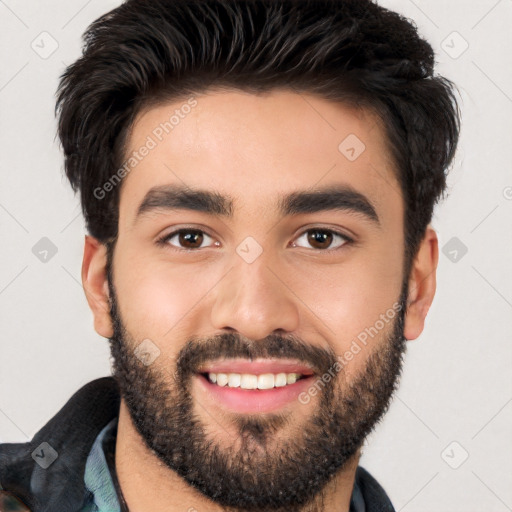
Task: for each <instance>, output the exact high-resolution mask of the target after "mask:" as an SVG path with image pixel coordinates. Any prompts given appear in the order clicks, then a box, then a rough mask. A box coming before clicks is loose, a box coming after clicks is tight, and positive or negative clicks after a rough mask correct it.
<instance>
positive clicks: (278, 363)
mask: <svg viewBox="0 0 512 512" xmlns="http://www.w3.org/2000/svg"><path fill="white" fill-rule="evenodd" d="M198 373H249V374H253V375H261V374H263V373H274V374H276V373H300V374H301V375H313V374H314V371H313V370H312V368H311V367H310V366H308V365H306V364H304V363H301V362H299V361H294V360H293V359H255V360H253V361H250V360H248V359H223V360H222V361H217V362H212V363H204V364H203V365H201V366H200V368H199V370H198Z"/></svg>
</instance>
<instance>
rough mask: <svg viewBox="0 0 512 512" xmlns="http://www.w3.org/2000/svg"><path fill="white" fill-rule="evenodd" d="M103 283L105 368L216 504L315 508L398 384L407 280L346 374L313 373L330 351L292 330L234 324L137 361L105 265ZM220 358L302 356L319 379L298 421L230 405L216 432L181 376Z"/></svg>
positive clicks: (164, 454)
mask: <svg viewBox="0 0 512 512" xmlns="http://www.w3.org/2000/svg"><path fill="white" fill-rule="evenodd" d="M108 284H109V291H110V314H111V318H112V321H113V336H112V338H110V340H109V342H110V350H111V355H112V360H113V362H112V370H113V376H114V378H115V379H116V381H117V383H118V385H119V388H120V393H121V396H122V397H123V399H124V401H125V403H126V406H127V409H128V411H129V413H130V417H131V420H132V422H133V425H134V427H135V429H136V430H137V432H138V434H139V435H140V437H141V438H142V440H143V441H144V443H145V444H146V446H147V447H148V449H149V450H150V451H151V452H152V453H153V454H154V455H155V456H156V457H157V458H158V459H159V460H160V461H162V462H163V463H164V464H165V465H166V466H167V467H168V468H170V469H171V470H173V471H174V472H175V473H177V474H178V475H180V476H181V477H182V478H183V479H184V480H185V481H186V482H187V483H188V484H189V485H191V486H193V487H194V488H195V489H197V490H198V491H199V492H201V493H202V494H203V495H204V496H205V497H207V498H209V499H210V500H212V501H213V502H214V503H216V504H217V505H220V506H222V507H224V509H225V510H226V511H231V512H241V511H246V512H256V511H268V512H285V511H286V512H306V511H309V512H314V511H320V510H324V508H323V505H322V504H323V501H324V498H325V496H324V492H325V488H326V486H327V484H328V483H329V481H330V480H331V479H332V478H333V477H334V476H335V475H337V474H338V473H340V472H341V471H343V469H345V468H346V467H347V466H348V464H349V463H350V462H351V460H353V458H354V456H355V455H356V454H357V452H358V450H359V448H360V447H361V446H362V444H363V442H364V440H365V438H366V437H367V436H368V434H370V433H371V432H372V430H373V429H374V427H375V426H376V424H377V423H378V422H379V421H380V419H381V418H382V416H383V415H384V414H385V412H386V411H387V409H388V407H389V404H390V402H391V397H392V395H393V393H394V392H395V390H396V389H397V388H398V382H399V377H400V374H401V371H402V363H403V356H404V354H405V349H406V340H405V338H404V334H403V328H404V318H405V311H406V297H407V282H404V285H403V287H402V294H401V298H400V301H399V305H400V308H399V310H398V312H397V314H396V316H395V318H394V319H393V320H392V321H391V322H390V323H391V324H392V325H391V327H392V328H391V329H390V334H388V335H387V336H385V337H383V338H381V339H378V338H375V339H374V340H373V341H372V342H370V343H373V344H374V346H373V347H372V348H371V353H370V355H369V357H368V358H367V360H366V363H365V365H364V367H363V369H362V371H360V372H359V373H358V375H357V376H356V377H355V378H353V379H352V382H347V379H346V375H345V372H344V370H343V367H342V368H341V370H339V372H337V373H336V375H335V376H334V377H333V378H331V379H330V380H329V381H328V382H325V381H323V380H322V379H321V377H322V376H324V375H326V374H327V373H328V372H329V371H330V373H331V375H332V373H333V370H332V369H333V368H336V367H337V368H338V369H339V362H338V363H337V361H338V358H337V356H336V354H335V353H334V352H332V351H329V350H325V349H323V348H319V347H313V346H311V345H308V344H307V343H304V342H303V341H302V340H300V339H297V338H296V337H294V336H282V337H281V336H274V335H271V336H269V337H267V338H265V339H264V340H259V341H258V342H253V341H250V340H247V339H244V338H243V337H241V336H239V335H237V334H236V333H226V334H223V335H218V336H214V337H211V338H206V339H199V338H194V337H192V338H190V339H189V340H188V341H187V342H186V343H185V344H184V346H183V348H181V350H180V351H179V353H178V355H177V358H176V360H175V365H174V366H173V367H172V368H167V369H166V368H165V365H164V364H163V363H161V364H160V365H159V364H158V358H157V359H156V360H155V362H153V363H152V364H151V365H148V366H145V365H144V364H143V363H142V362H141V361H140V360H139V359H138V358H137V357H136V356H135V355H134V349H135V348H136V346H137V345H138V343H139V342H137V341H136V340H135V339H134V338H133V337H132V336H131V335H130V333H129V332H127V330H126V328H125V324H124V323H123V321H122V319H121V317H120V314H119V309H118V301H117V297H116V293H115V289H114V286H113V282H112V275H111V272H110V270H108ZM354 357H357V355H355V356H354ZM220 358H245V359H256V358H277V359H279V358H292V359H297V360H298V361H300V362H304V363H306V364H308V365H309V366H311V367H312V368H313V369H314V370H315V376H314V378H315V380H316V379H318V382H320V380H322V382H321V384H322V385H321V386H316V387H317V388H321V389H320V391H319V393H318V396H317V403H316V405H314V407H315V411H314V413H312V414H311V415H310V417H308V418H307V419H306V420H301V421H300V422H299V423H297V418H294V415H293V414H290V413H288V415H285V414H282V413H273V414H270V413H268V414H260V415H251V416H248V415H243V414H236V415H235V414H234V415H232V423H233V424H232V426H231V427H230V429H229V430H230V433H229V437H228V436H226V438H228V439H230V441H229V443H228V441H226V440H223V441H224V442H218V441H216V439H215V436H214V434H213V433H212V431H213V430H214V429H215V428H217V429H219V428H220V427H221V426H222V425H221V424H222V423H223V424H225V422H226V418H228V416H227V415H223V417H222V418H220V421H218V420H217V419H216V418H214V417H213V416H212V415H211V414H209V413H208V414H203V416H204V417H205V418H207V419H208V420H211V421H209V423H208V422H205V421H204V420H203V419H201V416H199V415H198V414H197V410H201V404H200V403H199V402H198V401H197V400H196V399H194V398H192V395H191V385H192V378H193V377H194V376H195V375H197V373H196V372H197V369H198V368H199V366H200V365H201V364H202V363H205V362H209V361H213V360H217V359H220ZM162 359H163V358H162ZM169 360H170V359H169ZM336 364H338V366H336ZM312 385H313V384H312ZM309 389H311V388H309ZM302 403H304V402H302ZM310 407H311V406H310ZM205 412H208V411H205ZM212 427H213V428H212ZM233 429H234V432H235V435H233ZM228 444H229V445H228Z"/></svg>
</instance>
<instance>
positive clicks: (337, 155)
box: [82, 90, 438, 512]
mask: <svg viewBox="0 0 512 512" xmlns="http://www.w3.org/2000/svg"><path fill="white" fill-rule="evenodd" d="M196 99H197V101H198V104H197V106H196V107H195V108H194V109H192V110H191V112H190V113H189V114H188V115H187V116H186V117H184V119H181V120H180V123H179V124H178V125H177V126H176V127H175V128H174V130H173V131H172V133H171V134H170V135H167V136H165V137H164V138H163V140H162V141H161V142H160V143H159V144H158V145H157V146H156V147H155V148H154V149H152V150H151V151H150V153H149V154H148V155H147V156H146V157H145V158H144V159H143V160H142V161H141V162H140V163H138V165H137V166H136V167H134V168H133V170H132V171H131V172H130V173H129V174H128V175H127V176H126V177H125V179H124V182H123V185H122V189H121V196H120V207H119V236H118V241H117V244H116V249H115V253H114V259H113V270H114V279H113V281H114V282H113V284H115V291H116V300H117V308H118V312H119V314H120V316H121V317H122V320H123V325H124V328H125V329H126V338H125V342H126V343H128V342H129V343H131V344H132V345H131V348H132V349H133V348H134V347H135V346H136V345H137V344H138V343H140V342H141V341H142V340H144V339H147V338H149V339H150V340H152V341H153V342H154V343H155V344H156V345H157V346H158V348H159V350H160V356H159V357H158V358H157V359H156V360H155V362H154V363H153V364H152V365H151V366H150V367H148V370H147V371H148V372H149V371H150V368H151V371H153V372H155V376H156V377H158V378H160V379H161V382H165V384H166V386H168V387H167V388H166V389H167V390H168V391H169V392H171V391H174V392H175V393H176V389H177V388H176V387H175V386H176V385H177V384H176V382H175V381H174V380H173V379H172V378H168V376H169V375H170V374H173V373H174V375H176V368H177V356H178V354H179V353H180V350H182V349H183V348H184V346H185V344H186V342H187V341H188V340H189V339H190V338H191V337H199V338H201V339H206V340H207V339H210V338H212V337H213V336H216V335H220V334H225V333H226V332H230V333H236V334H237V335H238V336H240V337H241V339H245V340H249V341H255V340H264V339H265V338H268V337H269V336H271V335H273V334H276V333H278V334H280V335H284V334H290V335H294V336H295V337H297V338H298V339H300V340H302V341H303V342H304V343H306V344H307V345H308V346H310V347H312V348H313V347H314V348H317V349H323V350H324V351H326V353H331V354H333V355H336V356H340V357H343V354H345V353H346V351H347V350H349V348H350V345H351V342H352V341H353V340H354V339H355V338H356V337H357V336H358V334H360V333H361V332H363V331H364V330H365V329H366V328H368V327H370V326H373V325H374V324H375V322H376V320H378V319H379V318H380V316H379V315H382V314H383V313H385V312H386V311H387V310H389V308H391V307H392V306H393V304H395V303H396V302H397V301H399V298H400V293H401V290H402V284H403V282H404V281H407V283H408V296H407V310H406V311H405V315H404V318H403V336H404V337H405V338H406V339H407V340H413V339H416V338H417V337H418V336H419V335H420V334H421V332H422V330H423V327H424V321H425V317H426V315H427V312H428V309H429V307H430V305H431V303H432V301H433V298H434V294H435V288H436V272H435V271H436V268H437V262H438V241H437V236H436V233H435V231H434V230H433V229H432V228H431V227H428V228H427V230H426V233H425V236H424V238H423V241H422V243H421V245H420V248H419V251H418V253H417V255H416V257H415V259H414V262H413V265H412V268H411V272H410V275H409V276H404V275H403V264H404V260H403V258H404V235H403V229H404V225H403V216H404V209H403V208H404V202H403V198H402V194H401V191H400V187H399V184H398V181H397V179H396V177H395V171H394V168H393V161H392V159H391V158H390V153H389V151H388V148H387V146H386V138H385V135H384V130H383V128H382V124H381V122H380V120H379V119H378V118H377V117H375V116H374V115H372V114H371V113H370V112H369V111H363V110H355V109H352V108H349V107H347V106H345V105H341V104H338V103H333V102H330V101H327V100H324V99H321V98H319V97H317V96H314V95H310V94H297V93H295V92H290V91H284V90H281V91H273V92H271V93H266V94H264V95H255V94H249V93H244V92H240V91H234V90H219V91H214V90H210V91H208V92H207V93H206V94H202V95H197V96H196ZM184 103H185V101H176V102H172V103H167V104H164V105H159V106H156V107H153V108H151V109H149V110H146V111H143V112H141V113H140V114H139V115H138V117H137V118H136V120H135V123H134V125H133V127H132V130H131V132H130V136H129V138H128V145H127V149H128V151H127V154H128V153H130V152H131V151H133V150H136V149H137V148H140V147H141V146H142V145H143V144H144V143H145V141H146V137H147V136H148V135H149V134H151V133H152V130H154V128H155V127H156V126H158V125H159V123H161V122H163V121H165V120H167V119H169V117H170V115H172V113H173V112H174V110H175V109H176V108H180V106H181V105H183V104H184ZM242 112H243V115H241V113H242ZM349 134H356V135H357V137H358V138H359V139H361V140H362V141H363V142H364V144H365V146H366V149H365V150H364V151H363V152H362V153H361V155H360V156H359V157H358V158H357V159H356V160H355V161H349V160H348V159H347V158H346V157H345V156H344V155H343V154H342V153H341V152H340V151H339V150H338V145H339V144H340V142H341V141H342V140H343V139H345V137H347V135H349ZM183 183H185V184H186V185H188V186H190V187H194V188H202V189H203V188H204V189H209V190H212V191H217V192H219V193H222V194H229V195H230V196H232V197H233V198H235V209H234V215H233V219H231V220H226V219H221V218H220V217H216V216H209V215H207V214H205V213H201V212H191V211H174V212H172V211H164V210H162V211H160V212H153V213H151V214H149V215H147V216H145V217H144V218H141V219H139V220H138V221H137V222H135V213H136V209H137V207H138V205H139V204H140V202H141V201H142V199H143V197H144V195H145V193H146V192H147V191H148V190H149V189H150V188H151V187H153V186H155V185H164V184H183ZM329 184H332V185H351V186H352V187H353V188H354V189H356V190H357V191H359V192H361V193H362V194H364V195H365V196H366V197H367V198H368V199H369V200H370V202H371V203H372V204H373V205H374V207H375V209H376V211H377V213H378V216H379V219H380V225H379V226H377V225H375V224H374V223H371V222H369V221H368V220H366V219H365V218H363V217H362V216H360V215H355V214H353V213H350V212H342V211H333V212H319V213H312V214H301V215H296V216H292V217H289V218H288V217H287V218H281V217H280V216H279V214H278V211H277V208H276V204H275V201H276V196H277V194H284V193H287V192H292V191H296V190H307V189H310V188H311V187H313V186H317V185H329ZM185 226H186V227H190V228H194V229H202V230H204V231H205V232H206V234H207V235H208V237H206V236H205V238H204V240H203V242H202V245H201V248H200V249H195V251H196V252H193V253H192V252H186V251H185V250H184V249H183V246H182V247H181V250H180V245H179V239H178V237H175V238H174V239H173V240H172V243H173V244H174V248H175V249H176V251H172V250H171V249H169V248H166V247H164V246H159V245H157V244H156V240H157V239H158V238H159V237H160V236H162V235H164V234H165V233H170V232H171V231H173V230H175V229H179V228H182V227H185ZM317 227H318V228H324V229H334V230H337V231H341V232H344V233H346V234H347V235H349V236H352V237H353V238H354V239H355V243H354V244H345V245H343V246H341V248H340V249H339V250H331V251H328V250H326V249H322V248H320V249H318V248H315V247H314V246H312V245H311V244H310V243H309V242H308V238H307V235H304V234H305V233H306V231H307V230H308V229H312V228H317ZM247 236H251V237H253V238H254V239H255V240H256V241H257V242H258V243H259V244H260V246H261V247H262V248H263V252H262V253H261V255H260V256H259V257H258V258H257V259H256V260H255V261H254V262H252V263H251V264H248V263H247V262H246V261H244V260H243V259H242V258H241V257H240V256H239V255H238V254H237V252H236V248H237V246H238V245H239V244H240V243H241V242H242V241H243V240H244V239H245V238H246V237H247ZM215 242H219V246H215V245H214V244H215ZM342 242H343V241H342V240H340V239H339V238H337V237H335V238H334V239H333V240H332V244H333V246H338V245H340V244H341V243H342ZM169 243H170V242H169ZM200 243H201V242H199V244H198V245H200ZM294 243H295V244H296V245H295V246H294V245H293V244H294ZM327 245H328V244H327ZM327 245H326V247H327ZM327 249H329V247H327ZM106 263H107V258H106V250H105V246H104V245H102V244H101V243H99V242H98V241H97V240H95V239H94V238H93V237H90V236H86V237H85V248H84V258H83V266H82V281H83V286H84V290H85V293H86V297H87V300H88V303H89V305H90V307H91V310H92V312H93V315H94V327H95V330H96V331H97V332H98V334H100V335H101V336H103V337H105V338H112V337H113V335H114V325H113V319H112V315H111V309H110V306H111V303H110V301H109V295H110V294H111V292H110V291H109V286H108V282H107V273H106ZM392 328H393V324H392V323H389V324H387V325H386V326H385V327H384V328H383V329H381V330H380V331H379V332H378V334H377V335H376V336H375V337H374V338H373V339H372V341H371V343H368V344H367V345H366V346H361V351H360V352H359V353H358V354H357V356H356V357H354V358H353V359H352V360H350V361H348V362H346V364H345V365H344V366H343V372H342V373H340V374H339V375H338V376H337V378H336V379H335V380H334V382H333V386H334V387H333V389H335V392H336V395H335V396H338V397H341V396H342V395H343V393H344V390H347V389H348V386H349V385H350V384H352V383H354V382H356V381H357V379H358V377H361V376H362V375H364V372H365V369H366V368H367V364H368V362H369V360H370V359H371V358H372V354H373V355H374V356H375V354H377V353H378V352H379V350H381V351H382V349H383V347H385V346H386V344H387V343H389V339H390V337H391V335H392ZM283 333H284V334H283ZM127 340H129V341H127ZM144 375H148V374H144ZM188 389H189V391H190V396H191V397H192V402H193V406H194V412H195V413H196V414H197V417H198V418H199V419H200V421H201V422H202V424H203V425H204V426H205V428H206V431H207V435H208V436H211V438H212V439H215V441H216V442H217V443H218V446H219V447H220V448H221V449H226V450H227V449H228V448H230V447H235V448H236V449H239V448H240V446H239V445H237V444H236V443H235V444H233V443H234V441H233V440H234V439H238V434H239V430H238V428H239V426H240V424H239V423H237V421H236V419H237V418H236V417H235V416H234V415H232V414H228V413H227V412H226V411H225V410H224V409H223V408H222V406H220V405H219V404H217V403H215V401H213V400H211V399H209V398H208V397H206V396H204V395H202V394H201V388H200V387H199V386H198V385H197V382H195V381H194V380H192V381H191V383H190V387H189V388H188ZM321 396H322V393H318V395H316V396H315V397H312V398H311V400H310V402H309V403H307V404H299V403H298V402H294V403H293V404H289V406H287V407H286V411H285V413H286V417H287V418H288V419H289V420H290V421H287V422H286V423H284V424H283V425H282V426H281V427H280V428H278V429H277V430H276V431H275V432H274V433H273V436H272V442H273V443H275V444H274V445H272V444H270V445H268V446H269V448H270V453H271V452H272V449H274V450H275V448H276V447H278V446H280V443H281V444H282V443H283V442H285V441H286V440H287V439H290V438H291V437H293V436H296V435H297V433H298V432H300V431H301V429H302V428H303V427H304V426H305V425H308V422H309V421H310V420H311V417H312V415H313V414H314V413H315V412H316V411H318V409H319V407H320V403H321V402H320V401H321ZM269 442H270V441H269ZM254 446H255V447H256V446H257V443H255V444H254ZM257 453H258V455H262V454H261V453H260V452H257ZM359 456H360V450H359V449H357V450H355V451H354V453H353V456H352V457H351V458H350V459H349V460H348V461H347V462H346V464H345V465H344V466H343V467H342V468H340V470H339V471H338V472H337V473H336V474H335V475H334V477H333V478H332V479H331V480H330V481H329V483H328V484H327V485H326V486H325V488H324V489H323V490H322V493H321V494H322V495H321V498H322V499H321V500H318V501H317V502H315V504H311V506H310V508H304V509H301V510H304V511H306V510H311V511H313V510H315V511H316V510H318V511H322V510H325V511H328V510H334V509H336V510H346V511H348V509H349V503H350V496H351V494H352V486H353V482H354V475H355V470H356V467H357V464H358V461H359ZM116 467H117V471H118V478H119V482H120V485H121V487H122V490H123V494H124V496H125V499H126V501H127V503H128V506H129V508H130V510H131V511H132V512H133V511H143V510H162V511H166V512H167V511H168V512H175V511H176V512H177V511H188V510H189V509H190V507H194V509H195V510H197V511H198V512H201V511H205V512H206V511H209V512H210V511H211V512H217V511H222V510H227V508H226V507H222V506H221V505H219V504H216V503H214V502H213V501H211V500H209V499H208V498H206V497H205V496H204V495H203V494H201V493H200V492H199V491H198V490H197V489H195V488H194V487H193V486H191V485H189V484H188V483H187V482H186V481H185V480H184V479H183V478H181V477H180V476H179V475H178V474H176V472H174V471H173V470H171V469H170V468H169V467H166V466H165V465H164V464H162V462H161V461H160V460H159V458H158V457H157V456H156V455H155V453H153V452H152V451H151V450H150V449H148V447H147V445H146V444H145V443H144V440H143V438H142V437H141V435H140V433H139V432H138V430H137V428H136V427H135V426H134V424H133V421H132V418H131V417H130V412H129V408H128V407H127V404H126V401H125V400H124V398H122V400H121V409H120V415H119V426H118V435H117V443H116ZM190 510H192V509H190ZM297 510H299V509H297Z"/></svg>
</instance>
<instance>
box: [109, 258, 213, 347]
mask: <svg viewBox="0 0 512 512" xmlns="http://www.w3.org/2000/svg"><path fill="white" fill-rule="evenodd" d="M210 281H212V282H211V283H210ZM213 285H214V280H213V276H212V275H210V276H208V275H207V274H206V273H205V272H203V273H201V272H198V269H197V267H196V266H192V265H177V264H172V263H170V262H169V261H160V260H158V259H153V260H152V261H151V262H150V263H148V259H143V258H131V259H128V258H127V259H126V260H125V262H124V263H120V264H119V272H118V274H116V287H117V289H118V299H119V306H120V307H119V308H120V311H121V315H122V317H123V320H124V322H125V325H126V327H127V329H128V331H129V332H130V334H131V335H132V336H134V337H137V338H141V339H144V338H150V339H153V340H155V341H157V340H160V341H161V342H162V343H158V342H157V344H158V345H162V346H165V344H168V342H169V340H171V339H173V338H174V339H176V338H177V337H182V336H186V334H187V333H185V332H184V330H185V329H189V328H190V325H189V322H190V321H191V319H192V317H193V316H194V314H195V312H196V310H199V309H200V308H201V299H202V298H204V296H205V295H206V293H207V292H208V290H209V289H210V288H211V287H212V286H213ZM188 334H189V335H190V334H191V333H190V332H188Z"/></svg>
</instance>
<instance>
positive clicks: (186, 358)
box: [176, 333, 337, 377]
mask: <svg viewBox="0 0 512 512" xmlns="http://www.w3.org/2000/svg"><path fill="white" fill-rule="evenodd" d="M234 358H243V359H249V360H252V359H257V358H267V359H270V358H272V359H296V360H297V361H299V362H300V363H303V364H306V365H309V366H310V367H311V368H312V369H313V371H314V372H315V373H316V374H318V375H323V374H325V373H326V372H327V371H328V370H329V368H332V367H333V366H334V364H335V363H336V361H337V358H336V355H335V353H334V352H333V351H332V350H329V349H324V348H321V347H315V346H312V345H308V344H307V343H304V342H303V341H302V340H300V339H299V338H297V337H296V336H293V335H290V336H279V335H274V334H272V335H270V336H267V337H266V338H264V339H262V340H258V341H251V340H248V339H247V338H244V337H242V336H239V335H237V334H235V333H225V334H219V335H217V336H213V337H209V338H201V337H197V336H194V337H192V338H190V339H189V340H188V341H187V343H186V344H185V345H184V347H183V348H182V349H181V350H180V352H179V354H178V356H177V359H176V366H177V371H178V373H180V374H181V375H182V377H185V376H188V375H189V374H193V373H197V371H198V369H199V367H200V366H201V365H202V364H204V363H207V362H212V361H216V360H218V359H234Z"/></svg>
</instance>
